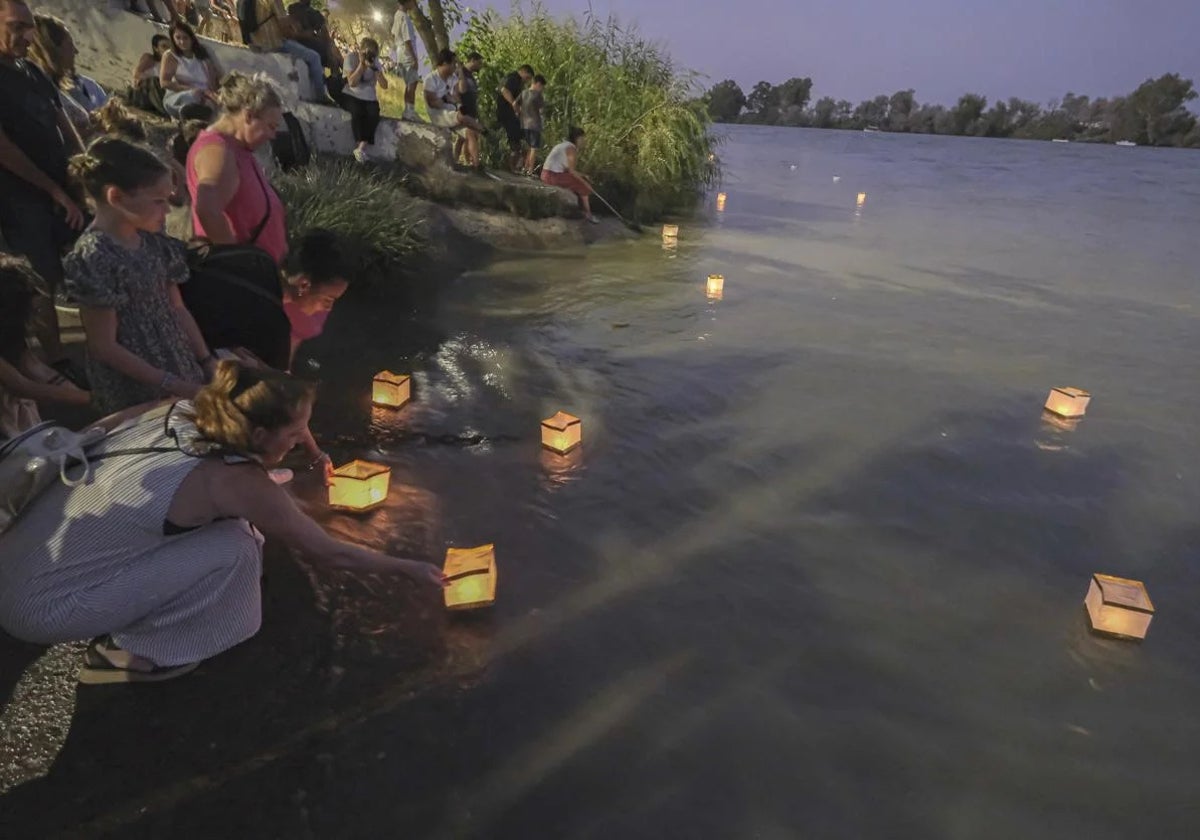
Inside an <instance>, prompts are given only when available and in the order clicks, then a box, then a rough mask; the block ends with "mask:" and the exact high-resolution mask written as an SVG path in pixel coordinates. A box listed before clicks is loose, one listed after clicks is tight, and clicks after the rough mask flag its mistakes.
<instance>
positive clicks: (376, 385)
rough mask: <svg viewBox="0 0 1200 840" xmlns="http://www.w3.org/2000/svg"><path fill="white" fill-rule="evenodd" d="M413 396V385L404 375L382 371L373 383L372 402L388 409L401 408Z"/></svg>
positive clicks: (376, 375)
mask: <svg viewBox="0 0 1200 840" xmlns="http://www.w3.org/2000/svg"><path fill="white" fill-rule="evenodd" d="M411 396H412V383H411V380H410V379H409V377H408V376H405V375H404V374H402V373H392V372H391V371H390V370H381V371H380V372H379V373H377V374H375V379H374V380H373V381H372V382H371V402H373V403H375V405H382V406H386V407H388V408H399V407H400V406H402V405H404V404H405V403H406V402H408V401H409V399H410V398H411Z"/></svg>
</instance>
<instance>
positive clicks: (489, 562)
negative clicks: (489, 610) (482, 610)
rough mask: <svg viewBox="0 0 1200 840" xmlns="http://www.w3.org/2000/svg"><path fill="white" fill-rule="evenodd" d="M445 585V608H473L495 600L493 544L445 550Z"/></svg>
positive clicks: (485, 605) (494, 555)
mask: <svg viewBox="0 0 1200 840" xmlns="http://www.w3.org/2000/svg"><path fill="white" fill-rule="evenodd" d="M442 573H443V574H445V576H446V581H447V583H448V585H447V586H446V588H445V589H443V590H442V593H443V596H444V597H445V599H446V609H448V610H473V609H477V608H478V607H490V606H491V605H492V604H494V603H495V602H496V546H495V545H493V544H492V543H488V544H487V545H481V546H476V547H475V548H450V549H447V550H446V564H445V565H444V566H442Z"/></svg>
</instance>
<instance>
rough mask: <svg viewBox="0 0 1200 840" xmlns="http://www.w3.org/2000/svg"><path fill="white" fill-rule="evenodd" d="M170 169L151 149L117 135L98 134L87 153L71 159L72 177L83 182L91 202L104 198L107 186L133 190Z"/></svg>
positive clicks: (151, 183)
mask: <svg viewBox="0 0 1200 840" xmlns="http://www.w3.org/2000/svg"><path fill="white" fill-rule="evenodd" d="M170 172H171V170H170V169H168V168H167V165H166V164H165V163H163V162H162V161H161V160H159V158H158V157H157V156H156V155H155V154H154V152H152V151H150V150H149V149H147V148H146V147H145V146H139V145H138V144H137V143H131V142H129V141H128V140H123V139H121V138H120V137H101V138H100V139H98V140H94V141H93V142H92V144H91V145H90V146H88V148H87V151H86V152H84V153H83V154H81V155H75V157H73V158H71V176H72V177H74V178H75V179H76V180H77V181H79V182H80V183H81V184H83V189H84V190H85V191H86V192H87V194H88V196H90V197H91V198H92V200H93V201H103V200H104V190H105V188H106V187H116V188H117V189H119V190H121V191H123V192H127V193H128V192H135V191H137V190H140V189H144V188H145V187H149V186H152V185H153V184H155V183H156V182H157V181H159V180H160V179H161V178H162V177H163V176H164V175H169V174H170Z"/></svg>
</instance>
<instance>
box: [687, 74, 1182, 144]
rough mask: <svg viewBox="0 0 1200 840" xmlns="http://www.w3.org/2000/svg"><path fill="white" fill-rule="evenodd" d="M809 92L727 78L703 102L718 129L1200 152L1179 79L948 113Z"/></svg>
mask: <svg viewBox="0 0 1200 840" xmlns="http://www.w3.org/2000/svg"><path fill="white" fill-rule="evenodd" d="M812 86H813V82H812V79H810V78H807V77H806V78H803V79H801V78H793V79H788V80H787V81H786V82H784V83H783V84H779V85H772V84H771V83H770V82H759V83H758V84H756V85H755V86H754V89H753V90H751V91H750V94H749V95H746V94H745V93H744V92H743V91H742V89H741V87H739V86H738V84H737V82H734V81H732V80H728V79H727V80H725V81H723V82H720V83H719V84H716V85H713V87H712V88H711V89H710V90H709V91H708V93H706V94H705V95H704V103H705V105H706V106H707V107H708V113H709V115H710V116H711V117H712V118H713V120H714V121H716V122H723V123H750V124H754V125H787V126H805V127H808V128H843V129H864V128H878V129H879V130H881V131H897V132H909V133H913V134H950V135H957V136H964V137H1016V138H1022V139H1028V140H1054V139H1067V140H1079V141H1085V142H1095V143H1105V142H1107V143H1116V142H1120V141H1128V142H1133V143H1138V144H1139V145H1143V146H1186V147H1190V148H1200V125H1198V124H1197V120H1196V117H1195V115H1193V114H1192V113H1191V112H1190V111H1188V109H1187V107H1186V103H1188V102H1190V101H1191V100H1193V99H1195V98H1196V96H1197V94H1196V91H1195V90H1194V89H1193V86H1192V80H1191V79H1183V78H1180V77H1179V75H1178V74H1176V73H1167V74H1166V75H1164V76H1161V77H1159V78H1157V79H1148V80H1146V81H1145V82H1143V83H1142V84H1141V85H1140V86H1139V87H1138V89H1137V90H1135V91H1134V92H1133V93H1131V94H1129V95H1128V96H1115V97H1113V98H1111V99H1106V98H1103V97H1101V98H1098V99H1089V98H1088V97H1087V96H1079V95H1076V94H1074V93H1068V94H1067V95H1066V96H1064V97H1063V98H1062V99H1061V100H1054V101H1051V102H1049V103H1048V104H1047V105H1046V106H1045V107H1043V106H1041V105H1039V104H1038V103H1036V102H1029V101H1027V100H1024V99H1018V98H1016V97H1013V98H1011V99H1009V100H1007V101H1004V100H1000V101H997V102H994V103H992V105H991V107H990V108H989V107H988V101H987V98H986V97H984V96H980V95H978V94H975V93H968V94H964V95H963V96H962V97H961V98H960V99H959V100H958V104H957V105H955V106H954V107H952V108H947V107H945V106H944V105H928V104H926V105H922V104H920V103H918V102H917V100H916V96H915V91H913V90H900V91H897V92H896V93H893V94H892V95H891V96H886V95H882V96H876V97H875V98H874V99H868V100H865V101H864V102H860V103H859V104H858V105H857V106H855V105H854V104H853V103H851V102H848V101H846V100H845V99H841V100H835V99H833V98H832V97H829V96H826V97H822V98H821V99H818V100H817V101H816V102H812V103H810V101H809V100H810V98H811V95H812Z"/></svg>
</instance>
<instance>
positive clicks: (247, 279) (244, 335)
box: [179, 242, 292, 370]
mask: <svg viewBox="0 0 1200 840" xmlns="http://www.w3.org/2000/svg"><path fill="white" fill-rule="evenodd" d="M188 267H189V269H190V270H191V277H190V278H189V280H188V282H186V283H183V284H182V285H180V287H179V292H180V294H181V295H182V296H183V302H184V305H186V306H187V308H188V311H189V312H191V313H192V318H194V319H195V321H196V326H198V327H199V328H200V333H201V334H202V335H203V336H204V341H205V343H206V344H208V346H209V347H210V348H212V349H214V350H216V349H217V348H226V347H227V348H231V349H232V348H235V347H244V348H246V349H247V350H249V351H250V352H252V353H253V354H254V355H256V356H258V357H259V358H260V359H262V360H263V361H264V362H266V363H267V364H268V365H270V366H271V367H273V368H275V369H276V370H287V368H288V362H289V361H290V360H291V355H292V344H291V335H292V327H291V323H290V322H289V321H288V317H287V313H286V312H284V309H283V285H282V282H281V279H280V276H279V267H278V266H277V265H275V260H274V259H272V258H271V255H270V254H268V253H267V252H266V251H264V250H262V249H261V248H259V247H257V246H255V245H209V244H206V243H202V242H199V243H193V245H192V246H191V247H190V248H189V250H188Z"/></svg>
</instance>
